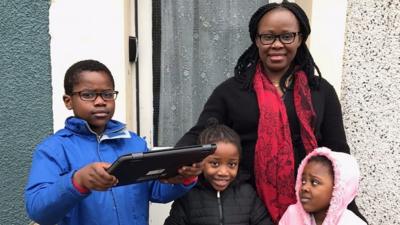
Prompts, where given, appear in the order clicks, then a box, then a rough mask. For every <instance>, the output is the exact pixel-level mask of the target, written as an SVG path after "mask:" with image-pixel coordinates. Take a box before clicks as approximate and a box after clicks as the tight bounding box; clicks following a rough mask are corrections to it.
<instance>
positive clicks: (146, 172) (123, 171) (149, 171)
mask: <svg viewBox="0 0 400 225" xmlns="http://www.w3.org/2000/svg"><path fill="white" fill-rule="evenodd" d="M216 148H217V146H216V145H215V144H208V145H194V146H186V147H175V148H169V149H164V150H152V151H148V152H140V153H132V154H127V155H123V156H120V157H119V158H118V159H117V160H116V161H115V162H114V163H113V164H112V165H111V166H110V168H108V169H107V171H108V172H109V173H110V174H112V175H114V176H116V177H117V178H118V181H119V182H118V184H117V186H122V185H127V184H133V183H138V182H142V181H147V180H156V179H165V178H170V177H173V176H176V175H177V174H178V169H179V168H181V167H182V166H190V165H192V164H193V163H197V162H201V161H202V160H203V159H204V158H205V157H207V156H208V155H210V154H212V153H214V151H215V149H216Z"/></svg>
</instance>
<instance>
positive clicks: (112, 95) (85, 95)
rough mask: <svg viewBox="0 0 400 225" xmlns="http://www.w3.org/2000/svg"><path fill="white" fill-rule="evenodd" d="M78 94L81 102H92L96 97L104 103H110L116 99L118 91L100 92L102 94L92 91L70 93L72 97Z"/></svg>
mask: <svg viewBox="0 0 400 225" xmlns="http://www.w3.org/2000/svg"><path fill="white" fill-rule="evenodd" d="M75 94H78V95H79V97H80V98H81V99H82V100H83V101H94V100H96V99H97V97H98V96H101V98H102V99H103V100H104V101H111V100H115V99H117V95H118V91H102V92H94V91H77V92H72V95H75Z"/></svg>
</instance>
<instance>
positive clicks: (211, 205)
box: [164, 176, 273, 225]
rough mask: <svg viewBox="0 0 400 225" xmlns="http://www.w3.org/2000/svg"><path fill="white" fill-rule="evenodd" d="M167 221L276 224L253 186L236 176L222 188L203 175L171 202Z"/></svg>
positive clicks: (180, 224)
mask: <svg viewBox="0 0 400 225" xmlns="http://www.w3.org/2000/svg"><path fill="white" fill-rule="evenodd" d="M164 225H273V223H272V222H271V219H270V216H269V214H268V212H267V210H266V209H265V207H264V205H263V203H262V202H261V200H260V199H259V198H258V197H257V194H256V192H255V190H254V189H253V187H252V186H251V185H250V184H248V183H245V182H244V180H243V179H241V180H240V181H239V179H236V180H235V181H234V182H232V183H231V184H230V186H229V187H228V188H227V189H225V190H224V191H223V192H217V191H215V190H214V189H213V188H212V187H211V185H210V184H209V183H208V182H207V181H206V180H205V179H204V178H203V177H202V176H201V177H200V178H199V182H198V184H197V185H196V186H195V187H194V188H193V189H192V190H190V191H189V192H188V193H187V194H186V195H184V196H183V197H181V198H179V199H177V200H175V201H174V203H173V204H172V208H171V211H170V215H169V217H168V218H167V219H166V220H165V222H164Z"/></svg>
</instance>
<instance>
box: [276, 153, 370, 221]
mask: <svg viewBox="0 0 400 225" xmlns="http://www.w3.org/2000/svg"><path fill="white" fill-rule="evenodd" d="M359 178H360V170H359V168H358V164H357V161H356V160H355V158H354V157H353V156H351V155H349V154H346V153H342V152H333V151H331V150H330V149H328V148H325V147H321V148H317V149H315V150H314V151H312V152H311V153H310V154H308V155H307V157H306V158H304V159H303V161H302V162H301V164H300V166H299V169H298V173H297V180H296V198H297V203H296V204H293V205H291V206H289V208H288V209H287V210H286V212H285V214H284V215H283V216H282V219H281V220H280V221H279V225H349V224H351V225H366V223H365V222H364V221H363V220H361V219H360V218H359V217H357V216H356V215H355V214H354V213H353V212H351V211H350V210H348V209H347V205H348V204H349V203H350V202H351V201H352V200H353V199H354V198H355V196H356V195H357V192H358V186H359Z"/></svg>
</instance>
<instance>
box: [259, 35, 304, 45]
mask: <svg viewBox="0 0 400 225" xmlns="http://www.w3.org/2000/svg"><path fill="white" fill-rule="evenodd" d="M296 35H301V33H300V32H288V33H284V34H259V35H258V37H259V38H260V42H261V44H263V45H272V44H273V43H274V42H275V41H276V39H279V41H280V42H281V43H282V44H291V43H293V42H294V39H295V38H296Z"/></svg>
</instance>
